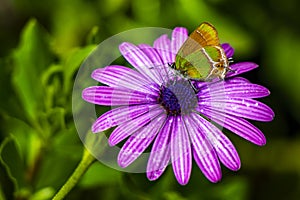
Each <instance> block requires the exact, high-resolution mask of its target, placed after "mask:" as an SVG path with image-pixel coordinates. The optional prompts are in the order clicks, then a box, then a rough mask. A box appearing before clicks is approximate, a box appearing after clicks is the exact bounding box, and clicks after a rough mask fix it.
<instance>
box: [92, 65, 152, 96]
mask: <svg viewBox="0 0 300 200" xmlns="http://www.w3.org/2000/svg"><path fill="white" fill-rule="evenodd" d="M92 78H93V79H95V80H97V81H99V82H101V83H103V84H106V85H108V86H110V87H116V88H127V89H131V90H137V91H141V92H144V93H151V94H153V93H154V94H155V92H153V88H155V87H158V85H155V84H153V83H151V82H150V81H149V80H147V79H145V77H144V76H143V75H142V74H140V73H138V72H137V71H135V70H133V69H130V68H128V67H124V66H119V65H111V66H107V67H105V68H99V69H96V70H94V71H93V73H92ZM151 85H152V87H151V88H150V86H151ZM156 90H158V89H156Z"/></svg>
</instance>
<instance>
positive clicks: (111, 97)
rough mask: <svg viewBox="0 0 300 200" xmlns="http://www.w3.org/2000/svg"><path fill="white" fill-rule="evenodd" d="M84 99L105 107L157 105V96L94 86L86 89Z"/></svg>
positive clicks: (83, 93)
mask: <svg viewBox="0 0 300 200" xmlns="http://www.w3.org/2000/svg"><path fill="white" fill-rule="evenodd" d="M82 98H83V99H84V100H85V101H87V102H90V103H93V104H97V105H103V106H121V105H125V106H126V105H134V104H143V103H155V102H156V98H157V95H151V94H147V93H143V92H139V91H134V90H129V89H125V88H112V87H107V86H92V87H88V88H85V89H84V90H83V92H82Z"/></svg>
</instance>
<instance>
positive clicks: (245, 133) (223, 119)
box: [202, 108, 266, 146]
mask: <svg viewBox="0 0 300 200" xmlns="http://www.w3.org/2000/svg"><path fill="white" fill-rule="evenodd" d="M202 114H203V115H205V116H207V117H208V118H210V119H211V120H213V121H215V122H216V123H218V124H219V125H221V126H223V127H224V128H226V129H228V130H230V131H232V132H233V133H235V134H237V135H239V136H240V137H242V138H244V139H246V140H248V141H250V142H252V143H254V144H256V145H259V146H262V145H265V144H266V138H265V136H264V134H263V133H262V132H261V131H260V130H259V129H258V128H257V127H255V126H254V125H253V124H251V123H250V122H248V121H247V120H245V119H243V118H240V117H236V116H233V115H229V114H227V113H221V112H217V111H214V110H211V109H206V108H204V109H202Z"/></svg>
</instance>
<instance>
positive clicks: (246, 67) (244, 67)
mask: <svg viewBox="0 0 300 200" xmlns="http://www.w3.org/2000/svg"><path fill="white" fill-rule="evenodd" d="M257 67H258V65H257V64H256V63H253V62H239V63H235V64H232V65H230V68H231V69H232V70H233V71H232V72H228V73H227V74H226V78H228V77H232V76H236V75H238V74H242V73H245V72H248V71H251V70H252V69H255V68H257Z"/></svg>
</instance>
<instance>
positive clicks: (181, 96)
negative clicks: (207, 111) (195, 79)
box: [158, 80, 198, 116]
mask: <svg viewBox="0 0 300 200" xmlns="http://www.w3.org/2000/svg"><path fill="white" fill-rule="evenodd" d="M197 102H198V99H197V96H196V93H195V90H194V88H193V87H192V85H191V84H190V83H189V82H188V81H186V80H179V81H176V82H175V83H171V84H167V85H166V86H164V85H163V86H161V87H160V93H159V98H158V103H159V104H161V105H162V106H163V107H164V109H165V110H166V112H167V114H168V115H174V116H176V115H180V114H187V113H190V112H191V111H192V110H194V108H196V106H197Z"/></svg>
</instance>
